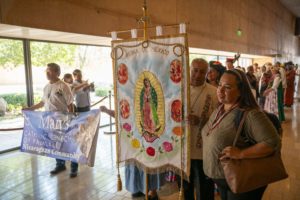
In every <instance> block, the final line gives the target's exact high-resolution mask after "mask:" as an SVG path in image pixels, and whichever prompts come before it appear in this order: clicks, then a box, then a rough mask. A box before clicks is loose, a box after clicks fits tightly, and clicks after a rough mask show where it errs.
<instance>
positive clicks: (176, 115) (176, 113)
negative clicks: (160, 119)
mask: <svg viewBox="0 0 300 200" xmlns="http://www.w3.org/2000/svg"><path fill="white" fill-rule="evenodd" d="M181 109H182V105H181V101H180V100H178V99H177V100H174V101H173V102H172V105H171V117H172V119H173V120H174V121H175V122H181V120H182V116H181Z"/></svg>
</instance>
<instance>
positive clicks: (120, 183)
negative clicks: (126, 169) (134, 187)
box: [117, 174, 122, 192]
mask: <svg viewBox="0 0 300 200" xmlns="http://www.w3.org/2000/svg"><path fill="white" fill-rule="evenodd" d="M117 187H118V192H120V191H122V180H121V176H120V174H118V185H117Z"/></svg>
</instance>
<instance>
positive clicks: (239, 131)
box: [232, 111, 248, 147]
mask: <svg viewBox="0 0 300 200" xmlns="http://www.w3.org/2000/svg"><path fill="white" fill-rule="evenodd" d="M247 114H248V111H244V112H243V117H242V119H241V121H240V124H239V127H238V129H237V132H236V135H235V138H234V141H233V145H232V146H234V147H235V146H236V143H237V141H238V138H239V136H240V135H241V133H242V130H243V126H244V124H245V120H246V117H247Z"/></svg>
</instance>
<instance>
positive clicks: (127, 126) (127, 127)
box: [123, 123, 131, 132]
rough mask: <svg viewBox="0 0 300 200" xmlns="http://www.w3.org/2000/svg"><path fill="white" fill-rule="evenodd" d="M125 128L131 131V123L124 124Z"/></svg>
mask: <svg viewBox="0 0 300 200" xmlns="http://www.w3.org/2000/svg"><path fill="white" fill-rule="evenodd" d="M123 128H124V129H125V130H126V131H127V132H130V131H131V125H130V124H128V123H125V124H123Z"/></svg>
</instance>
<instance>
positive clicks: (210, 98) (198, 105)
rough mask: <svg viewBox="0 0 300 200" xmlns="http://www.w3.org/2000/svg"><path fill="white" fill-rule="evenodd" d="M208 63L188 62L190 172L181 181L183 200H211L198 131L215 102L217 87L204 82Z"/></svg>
mask: <svg viewBox="0 0 300 200" xmlns="http://www.w3.org/2000/svg"><path fill="white" fill-rule="evenodd" d="M207 72H208V63H207V61H206V60H204V59H199V58H196V59H194V60H193V61H192V65H191V86H190V89H191V90H190V92H191V93H190V95H191V97H190V101H191V113H190V115H189V117H188V118H189V123H190V125H191V147H190V150H191V159H192V160H191V174H190V182H189V183H188V182H187V181H184V185H183V188H184V196H185V199H189V200H194V199H195V198H194V190H195V194H196V200H213V199H214V183H213V181H212V180H211V179H209V178H208V177H207V176H206V175H205V174H204V172H203V160H202V158H203V157H202V137H201V130H202V128H203V126H204V125H205V124H206V122H207V121H208V119H209V117H210V115H211V113H212V112H213V110H214V109H215V108H216V107H217V105H218V99H217V88H216V87H214V86H212V85H210V84H208V83H206V82H205V78H206V74H207Z"/></svg>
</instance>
